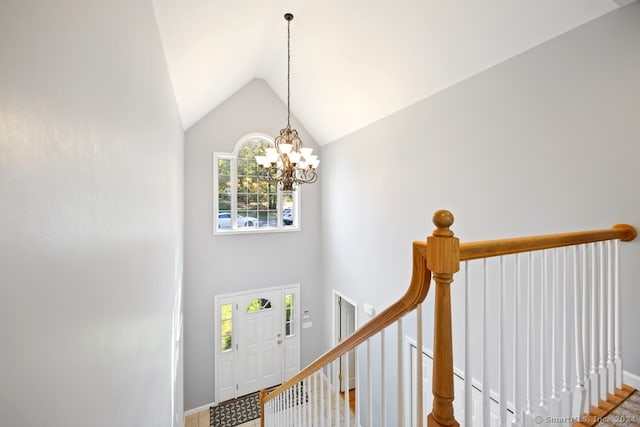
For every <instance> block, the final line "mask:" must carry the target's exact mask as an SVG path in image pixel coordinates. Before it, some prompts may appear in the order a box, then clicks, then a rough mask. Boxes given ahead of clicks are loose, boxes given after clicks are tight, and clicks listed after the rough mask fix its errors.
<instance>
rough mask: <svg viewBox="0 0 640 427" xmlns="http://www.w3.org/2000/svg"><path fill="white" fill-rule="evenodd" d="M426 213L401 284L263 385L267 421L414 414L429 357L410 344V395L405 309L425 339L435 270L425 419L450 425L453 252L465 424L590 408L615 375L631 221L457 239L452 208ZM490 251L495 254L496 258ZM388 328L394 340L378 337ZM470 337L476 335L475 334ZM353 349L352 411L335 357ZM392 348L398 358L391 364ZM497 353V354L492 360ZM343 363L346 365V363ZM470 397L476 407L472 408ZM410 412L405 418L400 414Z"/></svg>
mask: <svg viewBox="0 0 640 427" xmlns="http://www.w3.org/2000/svg"><path fill="white" fill-rule="evenodd" d="M434 224H435V225H436V229H435V230H434V232H433V234H432V236H430V237H428V239H427V241H426V242H425V241H417V242H414V243H413V270H412V278H411V283H410V286H409V289H408V290H407V292H406V293H405V295H404V296H403V297H402V298H401V299H400V300H398V301H397V302H395V303H394V304H392V305H391V306H389V307H388V308H387V309H385V310H384V311H382V312H381V313H380V314H378V315H377V316H375V317H374V318H373V319H371V320H370V321H369V322H367V323H366V324H365V325H363V326H362V327H361V328H360V329H359V330H357V331H356V332H355V333H354V334H353V335H351V336H350V337H348V338H347V339H346V340H344V341H343V342H341V343H340V344H338V345H337V346H336V347H334V348H332V349H330V350H329V351H327V352H326V353H325V354H324V355H322V356H320V357H319V358H318V359H316V360H315V361H314V362H312V363H311V364H309V365H308V366H307V367H306V368H304V369H303V370H302V371H300V372H299V373H298V374H296V375H295V376H293V377H292V378H291V379H289V380H288V381H287V382H285V383H284V384H282V385H281V386H279V387H277V388H276V389H275V390H273V391H272V392H271V393H269V394H264V393H262V394H261V399H260V401H261V409H262V414H263V416H262V425H263V426H277V427H280V426H297V427H300V426H327V427H329V426H334V425H345V426H351V425H354V426H360V425H362V426H372V425H374V424H375V425H380V426H382V427H385V426H387V425H393V426H409V425H416V426H422V425H423V424H424V415H423V414H424V413H425V412H426V411H425V410H424V407H425V402H428V398H426V397H425V396H424V394H423V393H422V392H419V391H420V390H424V383H423V366H424V362H425V360H426V359H425V357H424V353H423V351H417V360H416V362H415V375H414V376H415V378H413V379H411V381H413V382H415V384H412V394H413V395H412V396H410V397H409V398H410V399H411V402H407V399H406V398H405V394H406V393H405V384H404V380H403V377H404V376H405V366H404V363H405V362H404V354H403V348H404V346H405V342H404V332H403V331H404V329H403V328H404V322H403V320H405V319H406V318H408V317H410V316H415V320H416V323H415V340H416V344H415V346H416V348H417V349H423V348H424V346H423V342H422V341H423V333H422V327H423V321H422V310H423V307H422V304H423V301H424V299H425V297H426V296H427V293H428V291H429V286H430V282H431V279H433V281H434V283H435V300H434V331H433V347H432V348H433V377H432V383H431V386H432V395H433V405H432V407H431V412H430V414H429V416H428V417H427V424H428V425H429V426H431V427H435V426H457V425H458V422H457V421H456V418H455V415H454V406H453V402H454V388H455V386H454V357H453V335H452V311H451V306H452V299H451V283H452V282H453V278H454V274H455V273H456V272H458V271H459V270H460V265H461V263H462V265H463V271H462V272H460V273H459V274H460V276H461V277H462V278H463V280H462V281H463V283H464V291H465V292H464V293H465V300H464V309H465V311H464V312H465V316H464V318H465V320H464V322H465V328H464V335H465V337H464V350H465V351H464V360H463V361H462V362H461V363H460V364H461V365H462V366H463V369H462V370H460V369H458V370H457V371H458V374H460V373H462V376H463V378H464V387H463V390H464V392H463V395H462V396H458V398H461V399H462V401H463V403H464V410H463V411H462V412H461V413H459V414H458V416H461V419H462V420H467V421H466V422H464V424H465V425H484V426H487V425H507V423H509V424H511V423H513V425H516V426H518V425H525V423H526V424H527V425H529V424H530V423H531V422H535V423H537V424H540V423H541V422H538V421H540V420H542V421H543V422H544V421H545V420H547V421H553V422H557V420H560V419H561V422H560V423H561V424H563V425H570V424H571V420H572V418H571V417H574V418H575V417H576V416H579V415H580V414H582V413H584V412H588V409H589V406H588V404H589V403H590V404H591V405H596V406H597V404H598V402H599V401H600V400H602V399H605V400H606V397H607V394H608V393H611V392H615V388H616V387H620V386H621V376H622V374H621V373H622V358H621V354H620V328H619V326H620V321H619V316H620V314H619V313H620V312H619V298H620V297H619V273H618V271H619V270H618V263H619V261H618V259H619V258H618V241H629V240H633V239H634V238H635V236H636V231H635V229H634V228H633V227H631V226H629V225H616V226H614V227H613V228H611V229H605V230H595V231H586V232H577V233H564V234H553V235H545V236H535V237H524V238H515V239H501V240H491V241H484V242H474V243H463V244H460V243H459V241H458V239H457V238H456V237H454V234H453V232H452V231H451V229H450V227H451V225H452V224H453V215H452V214H451V213H450V212H448V211H438V212H436V213H435V214H434ZM475 260H479V262H480V265H481V269H480V273H479V276H480V278H481V280H480V282H481V285H479V286H474V285H471V283H472V282H473V283H475V280H476V279H475V277H476V276H478V275H477V274H474V269H475V267H474V266H473V262H474V261H475ZM492 260H497V264H496V265H494V266H492V264H491V263H492ZM509 277H510V278H511V279H512V280H509ZM458 280H459V279H458ZM491 283H493V284H495V283H497V286H494V285H492V284H491ZM605 300H606V302H605ZM472 302H478V304H473V303H472ZM454 303H456V301H454ZM474 308H475V311H474ZM478 315H479V317H477V316H478ZM474 316H476V317H474ZM492 316H493V317H496V319H494V318H492ZM394 324H395V328H393V325H394ZM490 328H491V329H490ZM596 329H597V331H596ZM507 330H509V331H510V333H507ZM474 331H479V334H477V336H476V335H474ZM490 331H495V333H494V332H491V333H490ZM598 332H599V333H598ZM394 334H395V336H396V341H397V345H396V349H395V350H396V351H395V352H394V351H393V350H391V351H390V346H389V345H388V344H387V343H386V341H385V340H386V339H387V335H390V336H393V335H394ZM477 337H481V338H482V340H481V343H479V344H478V343H477V342H476V341H477V339H476V338H477ZM570 337H573V338H574V340H573V341H572V340H571V339H570ZM376 344H377V346H376ZM477 347H480V348H479V349H478V348H477ZM494 348H495V349H497V350H492V349H494ZM353 351H355V352H358V353H357V354H358V357H357V358H356V359H357V366H356V370H357V374H356V381H357V382H358V385H357V386H356V390H358V399H357V401H356V410H355V413H353V412H352V411H350V409H349V406H348V402H349V387H346V389H345V392H344V395H343V396H340V395H339V390H340V383H341V379H340V378H339V372H340V370H339V363H340V360H341V359H340V358H341V357H342V356H344V355H346V354H348V353H349V352H353ZM572 353H575V354H576V356H575V360H574V361H573V362H572V361H571V360H570V359H571V357H570V355H571V354H572ZM510 354H511V355H512V357H509V355H510ZM556 355H559V356H558V357H556ZM394 357H395V365H396V366H395V370H394V369H393V366H391V370H389V366H387V365H392V364H393V361H392V360H391V359H393V358H394ZM374 360H375V362H374ZM477 360H481V362H482V363H481V366H480V368H479V369H477V367H476V366H474V362H476V361H477ZM495 360H497V364H496V363H491V362H492V361H493V362H495ZM360 361H362V366H361V364H360ZM374 367H375V369H374ZM496 367H497V369H494V368H496ZM345 368H346V369H347V372H345V375H347V376H348V364H347V365H346V366H345ZM572 369H573V370H574V371H575V375H574V377H575V378H574V379H573V380H571V379H570V378H569V377H570V376H571V374H570V370H572ZM476 372H479V373H480V374H481V377H478V375H477V374H476ZM391 373H395V378H394V380H395V386H396V393H395V394H396V398H395V399H389V395H390V394H391V393H389V390H388V389H389V388H390V386H393V384H390V385H389V384H386V383H385V381H386V379H388V378H389V377H390V376H393V375H391ZM537 379H539V381H536V380H537ZM427 382H428V381H427ZM575 396H577V399H574V397H575ZM474 402H475V403H477V404H478V405H477V407H480V408H481V410H480V411H479V413H476V414H474V411H473V405H474ZM361 406H363V407H364V410H363V408H362V407H361ZM494 406H497V408H494ZM409 412H410V415H409V418H411V419H406V414H407V413H409ZM476 412H478V411H476ZM474 416H475V418H474ZM550 417H551V418H554V419H553V420H549V419H548V418H550ZM561 417H564V418H561ZM526 420H528V421H526Z"/></svg>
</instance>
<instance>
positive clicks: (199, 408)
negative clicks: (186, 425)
mask: <svg viewBox="0 0 640 427" xmlns="http://www.w3.org/2000/svg"><path fill="white" fill-rule="evenodd" d="M212 406H218V402H211V403H208V404H206V405H202V406H198V407H197V408H193V409H189V410H188V411H184V416H185V418H186V417H188V416H189V415H193V414H197V413H198V412H202V411H206V410H207V409H209V408H211V407H212Z"/></svg>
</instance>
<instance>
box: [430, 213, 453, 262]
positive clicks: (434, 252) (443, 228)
mask: <svg viewBox="0 0 640 427" xmlns="http://www.w3.org/2000/svg"><path fill="white" fill-rule="evenodd" d="M433 224H434V225H435V226H436V229H435V230H434V231H433V234H432V235H431V236H429V237H428V238H427V268H429V270H431V271H432V272H433V273H435V274H438V273H444V274H453V273H455V272H456V271H458V270H459V269H460V241H459V239H458V238H457V237H454V235H453V231H451V229H450V228H449V227H451V225H452V224H453V214H452V213H451V212H449V211H447V210H439V211H436V213H434V214H433Z"/></svg>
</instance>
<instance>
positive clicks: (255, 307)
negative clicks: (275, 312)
mask: <svg viewBox="0 0 640 427" xmlns="http://www.w3.org/2000/svg"><path fill="white" fill-rule="evenodd" d="M270 308H271V300H269V299H268V298H257V299H254V300H253V301H251V302H250V303H249V305H248V306H247V313H255V312H257V311H261V310H269V309H270Z"/></svg>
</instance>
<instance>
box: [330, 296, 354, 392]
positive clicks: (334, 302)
mask: <svg viewBox="0 0 640 427" xmlns="http://www.w3.org/2000/svg"><path fill="white" fill-rule="evenodd" d="M339 299H342V301H344V302H346V303H348V304H349V305H351V306H353V316H354V317H353V331H351V333H353V332H355V330H356V329H358V303H356V302H355V301H354V300H352V299H351V298H349V297H346V296H345V295H343V294H342V293H341V292H338V291H337V290H336V289H333V295H332V299H331V307H332V311H333V316H332V319H333V321H332V324H333V328H332V329H333V330H332V345H333V346H335V345H337V344H338V338H339V336H340V331H339V328H340V327H341V325H340V310H341V308H340V307H339V306H338V300H339ZM350 358H351V359H353V361H352V363H353V364H354V368H353V369H352V370H350V372H349V376H350V377H351V376H352V375H353V377H354V384H353V387H351V384H349V388H357V357H356V351H355V350H354V351H353V352H352V353H351V355H350ZM344 363H348V362H347V361H346V357H344V356H342V357H341V358H340V369H339V370H340V373H339V375H340V389H341V391H342V390H343V389H344V378H343V364H344ZM350 379H351V378H349V380H350Z"/></svg>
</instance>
